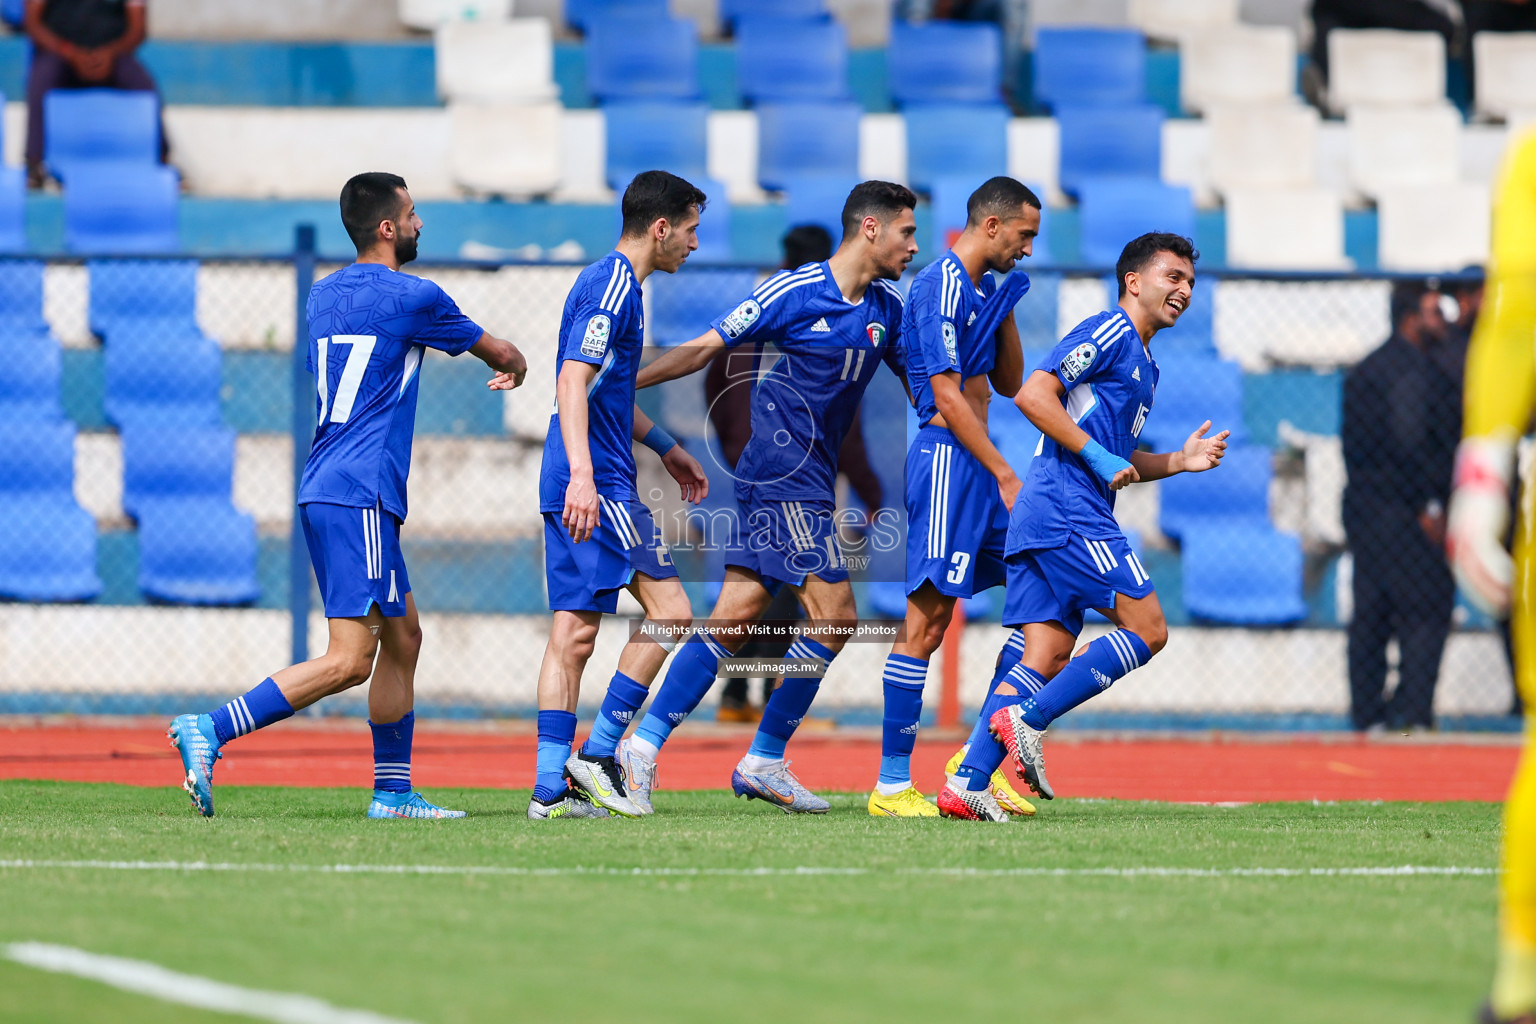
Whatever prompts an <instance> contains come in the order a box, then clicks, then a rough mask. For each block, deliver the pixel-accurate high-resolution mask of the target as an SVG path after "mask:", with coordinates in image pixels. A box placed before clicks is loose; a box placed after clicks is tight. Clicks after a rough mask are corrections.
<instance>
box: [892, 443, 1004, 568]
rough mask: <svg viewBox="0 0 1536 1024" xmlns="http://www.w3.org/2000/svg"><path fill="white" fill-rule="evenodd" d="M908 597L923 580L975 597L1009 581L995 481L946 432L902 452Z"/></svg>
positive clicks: (1002, 515) (1002, 512)
mask: <svg viewBox="0 0 1536 1024" xmlns="http://www.w3.org/2000/svg"><path fill="white" fill-rule="evenodd" d="M906 491H907V494H906V498H907V593H908V594H911V593H913V592H914V591H916V590H917V589H918V588H919V587H921V586H922V585H923V584H924V583H925V582H928V583H932V584H933V585H934V586H935V587H936V588H937V589H938V591H939V593H941V594H948V595H949V596H950V597H973V596H975V595H976V594H977V593H979V592H981V591H983V590H988V589H990V588H992V587H996V586H999V585H1001V584H1002V583H1003V582H1004V581H1005V580H1006V578H1007V568H1006V566H1005V565H1004V562H1003V549H1004V546H1005V544H1006V542H1007V539H1008V508H1007V506H1006V505H1004V504H1003V496H1002V495H1001V494H999V493H998V491H997V479H996V478H995V477H994V476H993V475H992V474H991V473H989V472H988V471H987V468H986V467H985V466H983V465H982V464H981V462H980V461H978V460H977V458H976V456H974V455H972V454H971V453H970V452H969V451H967V450H966V449H965V448H964V447H962V446H961V445H960V443H959V442H957V441H956V440H955V435H954V434H952V433H950V432H949V431H948V430H947V429H945V428H944V427H934V426H928V427H924V428H923V429H922V430H920V431H918V434H917V437H916V439H915V440H913V442H912V446H911V447H910V448H908V449H907V473H906Z"/></svg>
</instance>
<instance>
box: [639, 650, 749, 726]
mask: <svg viewBox="0 0 1536 1024" xmlns="http://www.w3.org/2000/svg"><path fill="white" fill-rule="evenodd" d="M730 656H731V652H730V651H727V650H726V649H725V648H724V647H722V646H721V645H720V644H719V642H718V641H716V640H715V638H714V637H712V636H710V635H709V634H708V633H707V632H705V631H704V630H702V629H700V630H695V631H694V632H693V634H692V635H690V636H689V637H688V639H687V640H686V641H684V642H683V645H682V646H681V647H679V648H678V649H677V654H675V655H674V656H673V658H672V664H671V665H670V666H668V667H667V676H666V678H665V679H663V680H662V681H661V688H660V689H658V690H657V691H656V699H655V700H653V701H651V710H649V711H647V712H646V713H645V718H644V719H642V720H641V722H640V726H639V728H638V729H636V730H635V735H636V736H641V737H644V738H645V739H646V741H647V742H649V743H651V744H652V745H653V746H654V747H655V748H656V749H657V750H660V749H661V745H662V744H663V743H665V742H667V737H668V736H671V735H672V730H673V729H676V728H677V727H678V726H679V725H682V724H683V719H685V718H687V717H688V716H689V715H691V714H693V709H694V708H696V707H698V706H699V701H701V700H703V699H704V695H705V694H706V693H708V692H709V688H710V687H711V686H713V685H714V684H715V673H716V672H717V671H718V670H719V667H720V659H721V658H729V657H730Z"/></svg>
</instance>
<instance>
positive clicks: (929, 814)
mask: <svg viewBox="0 0 1536 1024" xmlns="http://www.w3.org/2000/svg"><path fill="white" fill-rule="evenodd" d="M869 813H870V814H871V815H873V816H874V817H876V818H937V817H938V816H939V808H938V805H937V804H935V803H934V802H933V801H931V800H928V799H926V798H925V797H924V796H923V794H921V793H919V792H918V791H917V787H916V786H908V787H907V788H906V789H904V790H902V791H901V792H900V793H896V794H894V795H892V796H884V795H882V794H881V792H880V791H879V790H878V789H876V790H875V791H874V792H872V793H870V794H869Z"/></svg>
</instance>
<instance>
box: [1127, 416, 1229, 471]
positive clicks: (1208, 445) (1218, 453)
mask: <svg viewBox="0 0 1536 1024" xmlns="http://www.w3.org/2000/svg"><path fill="white" fill-rule="evenodd" d="M1210 429H1211V421H1210V420H1206V421H1205V422H1204V423H1202V424H1201V425H1200V429H1198V430H1196V431H1195V432H1194V433H1193V434H1190V435H1189V439H1188V440H1186V441H1185V442H1184V447H1183V448H1180V449H1179V450H1178V451H1176V452H1132V453H1131V465H1133V466H1135V467H1136V475H1137V476H1139V477H1140V478H1141V479H1143V480H1161V479H1163V478H1164V477H1170V476H1173V475H1174V474H1175V473H1204V472H1205V471H1206V470H1208V469H1215V468H1216V467H1217V466H1219V465H1221V460H1222V457H1223V456H1225V455H1226V454H1227V438H1229V437H1231V436H1232V431H1230V430H1223V431H1222V432H1221V433H1219V434H1217V435H1216V436H1215V437H1206V436H1205V435H1206V433H1208V432H1209V431H1210Z"/></svg>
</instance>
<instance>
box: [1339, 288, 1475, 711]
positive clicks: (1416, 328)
mask: <svg viewBox="0 0 1536 1024" xmlns="http://www.w3.org/2000/svg"><path fill="white" fill-rule="evenodd" d="M1439 301H1440V293H1439V292H1438V291H1433V290H1431V289H1429V288H1428V287H1426V286H1425V285H1423V284H1420V283H1402V284H1398V285H1396V286H1395V287H1394V288H1393V291H1392V326H1393V331H1392V336H1391V337H1390V338H1388V339H1387V341H1386V343H1385V344H1383V345H1382V346H1381V347H1380V348H1378V349H1376V350H1375V351H1374V352H1372V353H1371V354H1370V355H1369V356H1367V357H1366V358H1365V359H1364V360H1363V361H1362V362H1361V363H1360V365H1359V366H1357V367H1355V369H1354V370H1353V371H1351V372H1350V374H1349V376H1348V377H1347V378H1346V379H1345V382H1344V429H1343V444H1344V464H1345V468H1346V470H1347V471H1348V475H1349V483H1348V486H1347V487H1346V488H1345V491H1344V532H1345V536H1346V538H1347V541H1348V545H1349V550H1350V552H1351V554H1352V555H1353V556H1354V603H1355V610H1354V617H1353V619H1352V620H1351V621H1350V624H1349V688H1350V705H1351V706H1350V714H1351V717H1352V719H1353V721H1354V726H1355V728H1356V729H1369V728H1372V727H1374V726H1381V725H1386V726H1388V727H1391V728H1401V729H1412V728H1430V727H1433V725H1434V709H1433V705H1434V697H1435V683H1436V681H1437V679H1438V678H1439V674H1440V655H1441V653H1442V651H1443V650H1444V648H1445V640H1446V636H1447V634H1448V633H1449V632H1450V626H1451V611H1452V608H1453V606H1454V602H1455V585H1454V583H1453V582H1452V580H1451V572H1450V568H1449V566H1448V565H1447V564H1446V560H1445V506H1446V502H1447V500H1448V499H1449V497H1450V490H1451V474H1452V467H1453V465H1454V462H1455V456H1456V443H1457V440H1458V439H1459V438H1460V436H1461V390H1460V388H1459V387H1458V385H1457V383H1456V380H1455V379H1454V378H1453V376H1452V375H1450V374H1448V373H1447V372H1446V370H1445V367H1444V366H1443V365H1442V364H1441V362H1440V361H1439V360H1437V358H1436V348H1437V347H1438V346H1441V345H1444V344H1445V343H1446V339H1447V336H1448V333H1449V325H1448V324H1447V323H1446V320H1445V317H1444V316H1443V315H1442V313H1441V312H1440V306H1439ZM1393 637H1396V638H1397V644H1398V650H1399V653H1400V657H1399V668H1398V684H1397V689H1396V690H1395V691H1394V693H1393V695H1392V698H1391V700H1390V701H1388V700H1386V699H1385V696H1384V693H1383V691H1384V690H1385V687H1386V678H1387V642H1388V641H1389V640H1390V639H1392V638H1393Z"/></svg>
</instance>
